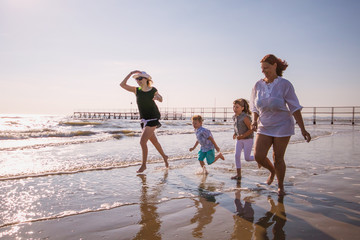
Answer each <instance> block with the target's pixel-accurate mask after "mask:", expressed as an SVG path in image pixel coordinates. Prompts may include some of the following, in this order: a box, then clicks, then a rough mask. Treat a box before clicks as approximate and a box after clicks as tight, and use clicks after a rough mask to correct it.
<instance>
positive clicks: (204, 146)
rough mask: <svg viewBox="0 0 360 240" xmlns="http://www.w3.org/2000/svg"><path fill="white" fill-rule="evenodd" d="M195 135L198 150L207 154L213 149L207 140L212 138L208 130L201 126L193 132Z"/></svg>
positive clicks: (212, 145)
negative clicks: (198, 146) (198, 145)
mask: <svg viewBox="0 0 360 240" xmlns="http://www.w3.org/2000/svg"><path fill="white" fill-rule="evenodd" d="M195 135H196V138H197V140H198V142H199V144H200V146H201V147H200V150H201V151H202V152H208V151H210V150H212V149H214V148H215V146H214V144H213V143H212V142H211V141H210V140H209V139H208V138H209V137H212V134H211V132H210V130H209V129H206V128H204V127H202V126H201V127H199V128H198V129H196V130H195Z"/></svg>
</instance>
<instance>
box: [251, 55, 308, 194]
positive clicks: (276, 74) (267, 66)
mask: <svg viewBox="0 0 360 240" xmlns="http://www.w3.org/2000/svg"><path fill="white" fill-rule="evenodd" d="M260 62H261V69H262V72H263V73H264V75H265V77H264V78H263V79H261V80H259V81H258V82H256V84H255V86H254V88H253V90H252V93H251V100H250V106H251V111H252V112H253V123H252V130H254V131H257V134H256V135H257V136H256V140H255V151H254V157H255V160H256V161H257V162H258V163H259V164H260V165H261V166H263V167H265V168H266V169H268V170H269V171H270V175H269V178H268V179H267V184H269V185H270V184H271V183H272V182H273V180H274V177H275V175H276V177H277V179H278V194H279V195H285V191H284V177H285V171H286V164H285V161H284V155H285V151H286V147H287V145H288V143H289V140H290V137H291V135H294V133H295V132H294V128H295V123H294V118H295V120H296V122H297V124H298V125H299V127H300V129H301V133H302V135H303V136H304V138H305V140H306V141H307V142H310V140H311V136H310V134H309V133H308V132H307V131H306V130H305V126H304V122H303V118H302V115H301V109H302V106H301V105H300V104H299V100H298V98H297V96H296V94H295V90H294V87H293V86H292V84H291V83H290V82H289V81H288V80H286V79H284V78H282V73H283V71H284V70H285V69H286V68H287V66H288V64H287V63H286V62H285V61H282V60H281V59H279V58H277V57H275V56H274V55H272V54H268V55H266V56H265V57H264V58H263V59H262V60H261V61H260ZM271 146H273V160H274V164H273V163H272V162H271V161H270V160H269V158H267V153H268V151H269V149H270V147H271Z"/></svg>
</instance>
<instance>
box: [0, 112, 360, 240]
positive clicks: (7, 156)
mask: <svg viewBox="0 0 360 240" xmlns="http://www.w3.org/2000/svg"><path fill="white" fill-rule="evenodd" d="M161 123H162V126H161V127H160V128H159V129H157V130H156V135H157V137H158V139H159V142H160V143H161V145H162V147H163V149H164V151H165V153H166V154H167V155H168V156H169V164H170V169H169V170H166V169H165V167H164V164H163V160H162V158H161V156H160V154H159V153H158V152H157V151H156V149H155V148H154V147H153V146H152V145H151V143H150V142H149V144H148V146H149V158H148V169H147V170H146V172H145V174H147V176H148V181H150V182H151V181H152V177H153V176H157V173H159V172H161V175H162V173H163V172H164V171H169V173H168V174H171V171H174V172H177V174H176V176H175V174H174V175H173V178H174V179H173V182H171V183H168V186H167V188H168V189H167V190H166V191H162V193H161V196H159V197H157V198H156V201H159V202H161V201H168V200H169V199H174V198H184V197H190V198H191V197H194V196H195V195H196V194H197V189H195V188H196V187H193V186H192V185H193V184H192V180H191V181H189V180H188V181H187V182H184V181H183V180H182V178H181V176H182V173H181V169H186V171H187V172H190V173H193V174H194V175H197V174H199V173H200V172H199V171H201V169H200V170H199V169H198V168H197V167H196V168H194V167H192V169H187V166H189V165H191V164H190V162H197V160H196V157H197V150H198V149H197V150H195V151H193V152H190V151H189V148H191V147H192V146H193V145H194V143H195V141H196V137H195V134H194V129H193V126H192V124H191V121H190V120H162V121H161ZM204 127H206V128H208V129H210V130H211V132H212V134H213V136H214V139H215V141H216V142H217V144H218V146H219V147H220V149H221V152H222V153H223V154H228V156H232V155H233V154H234V146H235V142H234V140H233V139H232V135H233V123H232V122H231V121H226V122H224V121H223V120H221V119H219V120H216V121H212V120H210V119H208V120H207V119H206V120H205V122H204ZM306 127H307V130H308V131H309V132H310V133H311V136H312V139H313V140H312V141H316V140H317V139H319V138H324V137H329V136H334V135H337V134H344V133H349V132H354V131H355V132H359V127H358V126H352V125H351V124H340V125H330V124H329V123H327V124H318V125H313V124H312V123H311V120H309V121H308V122H307V124H306ZM140 136H141V128H140V123H139V120H129V119H127V120H126V119H102V120H95V119H88V120H86V119H74V118H72V117H71V116H55V115H16V114H13V115H9V114H7V115H4V114H3V115H0V237H5V236H8V237H9V236H12V234H15V233H16V232H17V231H18V229H19V228H20V226H21V224H29V223H33V222H38V221H46V220H53V219H58V218H64V217H67V216H73V215H78V214H84V213H88V212H97V211H104V210H107V209H112V208H119V207H122V206H128V205H132V204H138V202H139V188H140V187H139V185H140V183H141V179H139V178H137V177H136V175H137V174H136V170H137V169H138V168H139V166H140V164H141V148H140V145H139V141H140ZM304 142H305V141H304V139H303V137H302V135H301V134H300V130H299V128H298V127H296V134H295V135H294V136H292V138H291V141H290V144H291V145H297V144H304ZM269 154H271V153H269ZM219 161H220V160H219ZM216 164H217V167H218V168H219V167H221V168H222V171H223V172H224V174H226V173H228V174H232V173H233V172H235V167H234V160H233V158H232V157H231V158H230V159H226V160H225V161H224V162H221V163H216ZM342 164H343V166H342V167H347V165H346V164H349V163H342ZM350 165H351V164H350ZM191 166H197V165H194V164H192V165H191ZM332 166H333V167H339V165H338V164H337V165H336V166H335V165H332V163H329V162H327V161H326V160H324V159H319V160H318V161H317V162H314V163H312V167H313V168H314V167H315V168H317V173H318V174H321V173H322V172H323V171H327V170H328V169H329V167H330V168H331V167H332ZM211 167H212V166H209V167H208V169H209V172H210V174H211ZM243 167H244V168H246V169H247V170H246V175H247V178H253V179H257V178H260V177H262V178H263V175H264V171H260V170H258V169H257V165H256V164H253V163H247V162H244V164H243ZM340 167H341V166H340ZM288 168H292V169H295V170H293V171H292V176H290V177H293V178H297V177H299V178H301V177H304V176H306V173H307V172H308V169H306V168H304V165H302V164H301V163H299V162H296V161H293V162H289V163H288ZM229 176H230V175H229ZM183 177H184V176H183ZM226 177H228V176H226ZM154 178H155V177H154ZM193 180H194V179H193ZM263 180H264V179H263ZM153 181H154V182H156V181H158V179H153ZM159 181H160V180H159ZM194 181H195V182H196V180H194ZM160 182H161V181H160ZM195 185H196V184H195ZM179 186H180V187H179ZM219 187H220V186H219ZM242 187H245V188H246V187H250V185H249V186H246V185H245V186H242ZM179 189H182V191H179ZM214 191H215V192H216V189H215V190H214ZM221 191H224V189H222V190H221Z"/></svg>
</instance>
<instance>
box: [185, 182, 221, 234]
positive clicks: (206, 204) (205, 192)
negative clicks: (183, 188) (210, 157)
mask: <svg viewBox="0 0 360 240" xmlns="http://www.w3.org/2000/svg"><path fill="white" fill-rule="evenodd" d="M206 178H207V175H204V176H203V178H202V181H201V183H200V185H199V187H198V194H199V200H197V199H194V201H195V207H196V209H197V211H196V213H195V215H194V217H193V218H192V219H191V220H190V222H191V223H192V224H194V223H196V222H197V223H198V224H197V226H196V227H195V228H194V229H193V231H192V235H193V236H194V237H195V238H202V237H203V229H204V228H205V226H206V225H208V224H209V223H211V221H212V219H213V214H214V213H215V211H216V209H215V207H216V206H217V205H218V203H216V199H215V196H216V195H217V194H214V191H215V189H216V188H215V187H214V186H212V185H211V184H206Z"/></svg>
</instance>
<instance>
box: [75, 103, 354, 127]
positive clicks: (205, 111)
mask: <svg viewBox="0 0 360 240" xmlns="http://www.w3.org/2000/svg"><path fill="white" fill-rule="evenodd" d="M160 112H161V117H162V119H163V120H190V119H191V117H192V116H193V115H195V114H199V115H201V116H202V117H203V118H204V119H206V120H212V121H224V122H226V121H231V120H232V116H233V115H234V112H233V109H232V108H231V107H213V108H211V107H204V108H200V107H199V108H160ZM301 112H302V115H303V118H304V121H305V123H306V124H321V123H325V124H329V123H330V124H352V125H354V124H356V123H360V106H345V107H304V108H303V109H302V111H301ZM73 118H75V119H99V120H100V119H134V120H135V119H139V118H140V116H139V113H138V111H137V110H134V109H126V110H119V111H76V112H74V113H73Z"/></svg>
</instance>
